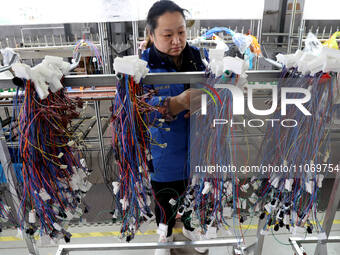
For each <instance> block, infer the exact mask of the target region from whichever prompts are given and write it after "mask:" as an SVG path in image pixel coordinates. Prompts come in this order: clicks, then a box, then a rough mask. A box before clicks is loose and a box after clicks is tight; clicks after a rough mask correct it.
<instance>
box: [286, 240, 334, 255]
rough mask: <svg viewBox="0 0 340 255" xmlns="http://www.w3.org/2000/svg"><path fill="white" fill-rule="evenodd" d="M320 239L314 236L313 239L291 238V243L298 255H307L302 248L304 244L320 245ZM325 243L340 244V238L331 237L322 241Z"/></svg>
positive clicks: (321, 254) (324, 254)
mask: <svg viewBox="0 0 340 255" xmlns="http://www.w3.org/2000/svg"><path fill="white" fill-rule="evenodd" d="M320 241H321V240H320V239H319V238H318V237H315V236H312V237H306V238H301V237H289V242H290V244H291V246H292V248H293V250H294V252H296V254H297V255H305V254H304V250H303V248H302V244H303V243H309V244H311V243H318V244H319V243H320ZM322 242H323V243H340V236H329V237H328V239H326V240H322ZM319 254H320V255H327V251H326V253H319Z"/></svg>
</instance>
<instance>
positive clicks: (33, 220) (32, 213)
mask: <svg viewBox="0 0 340 255" xmlns="http://www.w3.org/2000/svg"><path fill="white" fill-rule="evenodd" d="M36 221H37V219H36V217H35V210H34V209H33V210H31V211H30V212H29V213H28V222H29V223H31V224H34V223H36Z"/></svg>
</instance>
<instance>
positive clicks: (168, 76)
mask: <svg viewBox="0 0 340 255" xmlns="http://www.w3.org/2000/svg"><path fill="white" fill-rule="evenodd" d="M247 74H248V78H247V80H248V81H249V82H271V81H273V80H277V79H279V77H280V74H281V72H280V71H248V72H247ZM204 80H205V73H204V72H184V73H151V74H147V75H146V77H145V78H144V79H143V83H144V84H174V83H177V84H178V83H189V84H190V83H191V82H193V81H194V82H199V81H204ZM116 82H117V77H116V75H112V74H104V75H79V76H66V77H65V79H64V85H65V86H69V87H79V86H82V87H103V86H114V85H115V84H116ZM13 87H15V85H14V84H13V83H12V80H11V79H9V78H8V79H0V88H13ZM107 99H113V98H107ZM94 100H95V99H94ZM95 102H99V100H95ZM95 114H96V118H97V125H98V127H99V125H100V126H101V123H98V122H100V120H101V116H100V112H99V104H98V105H97V107H96V110H95ZM98 136H99V143H100V144H102V145H101V146H100V147H101V150H102V149H103V147H102V146H103V134H102V131H101V128H98ZM6 148H7V144H6V142H2V143H0V150H6ZM101 156H102V162H105V155H104V154H103V153H102V154H101ZM1 163H2V164H3V165H4V166H10V165H11V162H10V158H8V157H7V158H5V159H3V160H2V162H1ZM104 165H105V163H104ZM339 182H340V179H339V175H338V176H337V178H336V180H335V183H334V186H333V189H332V194H331V196H330V200H329V204H328V208H327V211H326V218H325V219H326V220H325V221H324V226H323V228H324V230H325V232H326V235H327V237H328V236H329V232H330V229H331V226H332V222H333V220H334V217H335V212H336V209H337V206H338V204H339V201H340V188H339ZM263 224H264V222H263V221H261V220H259V223H258V234H259V235H258V239H257V242H256V243H254V244H252V245H250V246H249V247H247V248H246V249H245V251H247V252H250V251H254V252H255V254H257V255H260V254H261V253H262V247H263V242H264V236H263V235H260V232H259V231H260V229H262V228H263ZM330 240H331V238H330ZM26 242H27V246H28V247H31V246H32V244H33V241H32V240H29V239H28V241H26ZM203 242H204V243H200V242H174V243H168V244H164V248H176V247H177V248H178V247H184V246H190V247H194V246H195V247H196V246H197V247H204V246H235V245H236V243H237V240H235V239H227V240H219V239H216V240H210V241H203ZM319 246H320V247H321V248H320V249H322V251H323V252H325V249H326V248H325V247H326V246H325V245H324V244H320V245H319ZM128 247H130V248H128ZM156 247H157V248H159V247H160V246H159V244H157V243H147V244H145V243H140V244H117V245H116V244H103V245H63V246H60V247H59V249H58V253H57V254H58V255H59V254H60V255H61V254H67V252H70V251H84V250H104V249H106V250H113V249H154V248H156ZM318 249H319V248H318ZM31 253H32V252H31ZM32 254H38V253H32ZM319 254H326V253H319Z"/></svg>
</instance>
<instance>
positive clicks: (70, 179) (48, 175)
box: [14, 80, 92, 242]
mask: <svg viewBox="0 0 340 255" xmlns="http://www.w3.org/2000/svg"><path fill="white" fill-rule="evenodd" d="M24 83H25V88H24V90H25V91H24V92H25V94H24V97H23V98H22V97H18V95H17V98H16V99H15V100H14V109H15V110H16V111H17V114H16V116H18V130H19V150H18V158H19V161H21V162H22V178H23V180H22V184H20V187H18V191H19V196H20V205H19V212H18V216H19V218H20V225H21V228H23V226H24V221H27V222H28V223H29V227H28V229H26V230H25V231H27V232H28V233H29V234H31V235H33V234H34V232H35V231H36V230H37V229H38V228H40V235H44V234H46V235H49V236H50V237H51V238H52V239H53V240H59V239H60V238H64V239H65V241H66V242H69V240H70V237H71V234H70V233H68V232H67V231H66V230H65V228H64V225H65V223H67V222H69V221H70V220H71V219H72V218H79V217H80V216H81V215H82V214H83V212H84V210H85V212H86V210H87V208H86V207H85V209H84V208H83V207H82V206H81V202H82V198H83V197H84V194H85V193H86V192H87V191H88V190H89V189H90V187H91V185H92V184H91V183H89V182H88V181H87V176H88V169H87V167H86V162H85V159H84V158H83V156H82V153H81V152H80V151H79V150H78V145H79V143H80V142H79V141H78V138H77V136H76V134H75V133H74V131H73V129H72V127H71V120H72V119H73V118H76V117H78V112H77V111H76V108H77V107H79V108H81V107H82V102H81V101H80V99H77V100H72V99H70V98H68V97H67V96H66V95H65V94H64V91H63V90H60V91H58V92H55V93H50V94H49V96H48V97H47V98H46V99H44V100H41V99H40V98H39V96H38V94H37V93H36V91H35V89H34V84H33V82H32V81H30V80H25V81H24ZM18 91H19V90H18ZM21 212H22V213H21ZM20 215H23V216H20Z"/></svg>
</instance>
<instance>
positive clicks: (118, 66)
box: [113, 55, 149, 83]
mask: <svg viewBox="0 0 340 255" xmlns="http://www.w3.org/2000/svg"><path fill="white" fill-rule="evenodd" d="M146 66H147V62H146V61H144V60H141V59H139V57H138V55H133V56H125V57H123V58H121V57H116V58H115V59H114V62H113V68H114V70H115V72H116V73H123V74H128V75H131V76H133V79H134V81H135V82H136V83H139V82H140V80H141V78H144V77H145V76H146V74H147V73H148V72H149V69H148V68H147V67H146Z"/></svg>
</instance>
